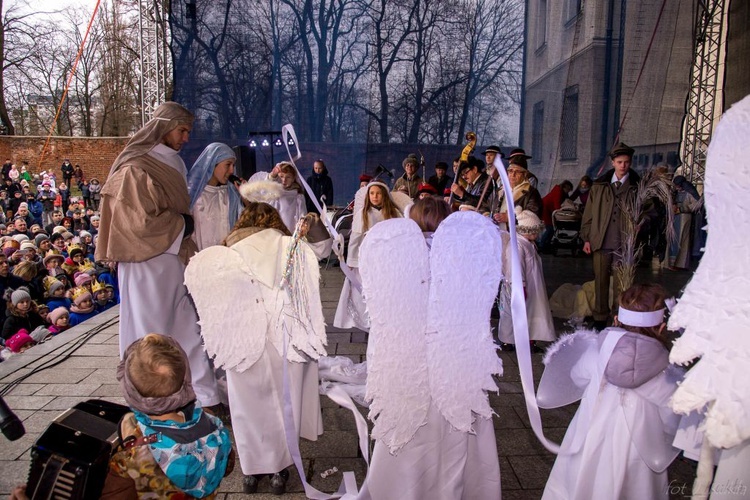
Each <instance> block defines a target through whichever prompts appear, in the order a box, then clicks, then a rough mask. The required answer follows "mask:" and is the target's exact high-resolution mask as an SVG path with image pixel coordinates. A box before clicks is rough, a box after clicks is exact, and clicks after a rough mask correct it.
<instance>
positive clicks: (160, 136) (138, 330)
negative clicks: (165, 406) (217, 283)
mask: <svg viewBox="0 0 750 500" xmlns="http://www.w3.org/2000/svg"><path fill="white" fill-rule="evenodd" d="M192 127H193V114H192V113H190V111H188V110H187V109H185V108H184V107H182V106H180V105H179V104H177V103H174V102H165V103H164V104H161V105H160V106H159V107H158V108H157V109H156V111H155V112H154V117H153V118H152V119H151V120H150V121H149V122H148V123H146V124H145V125H144V126H143V128H141V129H140V130H139V131H138V132H136V133H135V135H134V136H133V137H132V138H131V139H130V141H129V142H128V144H127V146H125V149H124V150H123V151H122V153H120V155H119V156H118V157H117V159H116V160H115V163H114V165H112V169H111V170H110V172H109V177H108V179H107V182H106V183H105V184H104V187H103V188H102V191H101V221H100V226H99V239H98V243H97V245H96V260H97V261H112V262H118V263H119V282H120V296H121V305H120V356H122V354H123V353H124V352H125V349H127V347H128V346H129V345H130V344H131V343H133V342H134V341H136V340H137V339H139V338H143V337H145V336H146V335H147V334H149V333H161V334H164V335H168V336H170V337H172V338H174V339H175V340H176V341H177V342H179V344H180V346H181V347H182V349H183V350H184V351H185V353H186V354H187V356H188V359H189V360H190V371H191V374H192V382H193V388H194V389H195V393H196V395H197V397H198V400H199V401H200V402H201V404H202V405H203V406H204V407H207V406H214V405H217V404H219V403H220V401H219V392H218V388H217V385H216V378H215V376H214V372H213V370H212V369H211V366H210V365H209V362H208V357H207V356H206V353H205V352H204V351H203V347H202V344H201V337H200V328H199V326H198V316H197V314H196V312H195V308H194V306H193V303H192V302H191V300H190V297H189V296H188V293H187V289H186V288H185V285H184V284H183V283H184V272H185V265H186V264H187V261H188V259H189V258H190V257H191V256H192V254H193V253H195V250H196V247H195V243H194V242H193V240H192V239H191V238H190V237H189V236H190V234H191V233H192V230H193V221H192V218H191V217H190V196H189V195H188V190H187V182H186V178H185V176H186V173H187V169H186V168H185V163H184V162H183V161H182V159H181V158H180V156H179V151H180V149H181V148H182V146H183V145H184V144H185V143H186V142H187V141H188V139H189V136H190V132H191V130H192Z"/></svg>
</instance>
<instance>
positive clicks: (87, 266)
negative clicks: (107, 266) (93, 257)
mask: <svg viewBox="0 0 750 500" xmlns="http://www.w3.org/2000/svg"><path fill="white" fill-rule="evenodd" d="M94 269H96V268H95V267H94V263H93V262H91V261H90V260H84V261H83V262H81V265H80V266H78V270H79V271H81V272H82V273H86V272H88V271H93V270H94Z"/></svg>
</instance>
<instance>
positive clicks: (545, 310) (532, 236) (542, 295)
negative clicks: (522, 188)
mask: <svg viewBox="0 0 750 500" xmlns="http://www.w3.org/2000/svg"><path fill="white" fill-rule="evenodd" d="M515 210H516V233H517V234H518V257H519V260H520V261H521V279H522V280H523V287H524V295H525V296H526V316H527V319H528V323H529V339H531V341H532V346H533V348H534V350H539V349H538V348H537V347H536V343H535V342H536V341H538V340H542V341H546V342H552V341H554V340H555V339H556V336H555V327H554V324H553V322H552V313H551V312H550V308H549V301H548V299H547V287H546V285H545V283H544V274H543V273H542V259H541V257H539V253H538V252H537V249H536V244H535V241H536V238H537V236H539V234H541V232H542V231H543V230H544V224H543V223H542V221H541V220H540V219H539V217H538V216H537V215H536V214H535V213H534V212H532V211H530V210H523V209H521V207H516V208H515ZM506 234H507V233H506ZM510 262H511V259H510V245H509V244H505V245H503V269H505V270H506V272H505V278H504V279H503V284H502V286H503V292H502V296H501V300H502V301H503V303H504V306H503V308H502V309H503V312H502V314H501V318H500V326H499V334H498V337H499V339H500V342H501V347H502V348H503V350H513V349H514V347H513V344H514V343H515V340H514V338H513V323H512V321H511V318H510V283H512V282H513V279H514V276H512V269H511V265H510Z"/></svg>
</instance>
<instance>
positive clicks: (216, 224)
mask: <svg viewBox="0 0 750 500" xmlns="http://www.w3.org/2000/svg"><path fill="white" fill-rule="evenodd" d="M191 212H192V215H193V221H194V222H195V231H194V232H193V235H192V238H193V241H195V244H196V245H198V251H200V250H203V249H204V248H207V247H210V246H213V245H219V244H220V243H221V242H222V241H223V240H224V238H226V237H227V235H228V234H229V231H230V230H231V229H232V228H230V227H229V187H228V186H227V185H223V186H208V185H207V186H206V187H205V188H203V191H202V192H201V194H200V196H199V197H198V199H197V200H195V204H194V205H193V208H192V209H191Z"/></svg>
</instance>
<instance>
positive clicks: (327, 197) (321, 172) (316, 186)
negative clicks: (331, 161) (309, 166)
mask: <svg viewBox="0 0 750 500" xmlns="http://www.w3.org/2000/svg"><path fill="white" fill-rule="evenodd" d="M307 183H308V184H309V185H310V189H312V192H313V193H315V198H316V199H317V200H318V203H320V204H321V206H322V205H323V203H325V204H326V206H331V205H333V181H332V180H331V178H330V177H329V176H328V168H326V164H325V163H323V160H315V162H314V163H313V173H312V175H311V176H310V177H308V178H307ZM305 202H306V203H307V211H308V212H313V213H318V209H317V208H315V205H314V204H313V202H312V200H311V199H310V197H309V196H308V195H307V193H305Z"/></svg>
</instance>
